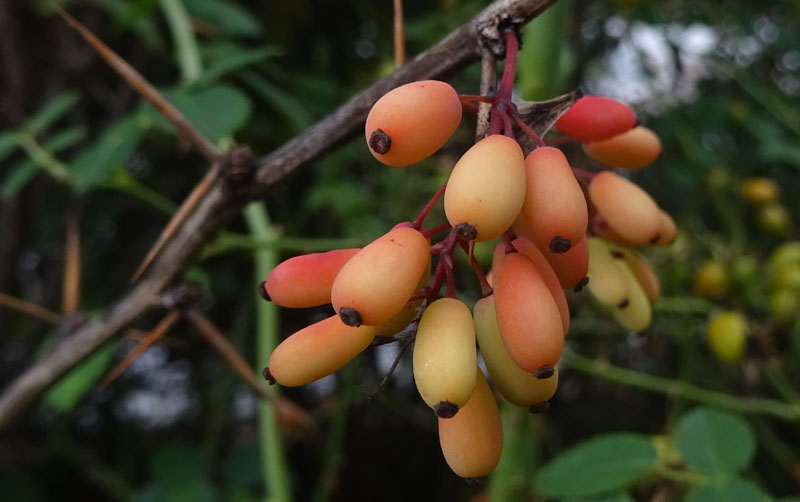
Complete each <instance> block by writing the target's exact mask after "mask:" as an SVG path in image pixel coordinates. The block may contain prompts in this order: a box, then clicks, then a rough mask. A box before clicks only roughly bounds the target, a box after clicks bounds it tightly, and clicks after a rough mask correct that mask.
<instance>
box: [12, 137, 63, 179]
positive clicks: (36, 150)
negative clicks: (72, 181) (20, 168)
mask: <svg viewBox="0 0 800 502" xmlns="http://www.w3.org/2000/svg"><path fill="white" fill-rule="evenodd" d="M18 142H19V146H21V147H22V149H23V150H25V153H27V154H28V156H29V157H30V158H31V159H32V160H33V161H34V162H35V163H36V164H37V165H38V166H39V167H41V168H42V169H44V170H45V171H47V172H48V173H49V174H50V175H51V176H52V177H53V178H55V179H57V180H58V181H66V180H67V178H68V177H69V170H68V169H67V166H65V165H64V164H62V163H61V162H60V161H58V159H56V158H55V157H54V156H53V155H52V154H51V153H50V152H49V151H47V150H46V149H44V148H42V146H41V145H40V144H39V143H38V142H37V141H36V138H35V137H33V135H31V134H28V133H20V135H19V136H18Z"/></svg>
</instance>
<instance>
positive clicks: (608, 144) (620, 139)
mask: <svg viewBox="0 0 800 502" xmlns="http://www.w3.org/2000/svg"><path fill="white" fill-rule="evenodd" d="M583 151H584V152H585V153H586V155H587V156H589V157H590V158H591V159H592V160H594V161H595V162H597V163H599V164H602V165H604V166H606V167H621V168H623V169H628V170H635V169H641V168H642V167H644V166H647V165H650V164H652V163H653V161H654V160H656V159H657V158H658V156H659V155H661V140H660V139H658V136H657V135H656V133H654V132H653V131H651V130H650V129H648V128H647V127H644V126H637V127H634V128H633V129H631V130H630V131H627V132H624V133H622V134H618V135H617V136H614V137H613V138H609V139H606V140H603V141H592V142H587V143H583Z"/></svg>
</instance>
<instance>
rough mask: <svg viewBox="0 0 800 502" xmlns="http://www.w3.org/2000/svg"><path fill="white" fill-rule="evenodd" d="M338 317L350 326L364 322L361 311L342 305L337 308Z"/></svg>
mask: <svg viewBox="0 0 800 502" xmlns="http://www.w3.org/2000/svg"><path fill="white" fill-rule="evenodd" d="M339 318H340V319H341V320H342V322H343V323H345V324H347V325H348V326H352V327H354V328H357V327H359V326H361V325H362V324H363V323H364V319H363V318H362V317H361V313H359V311H358V310H356V309H354V308H352V307H342V308H340V309H339Z"/></svg>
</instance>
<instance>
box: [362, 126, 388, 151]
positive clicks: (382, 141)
mask: <svg viewBox="0 0 800 502" xmlns="http://www.w3.org/2000/svg"><path fill="white" fill-rule="evenodd" d="M367 144H368V145H369V147H370V148H372V151H374V152H375V153H379V154H381V155H383V154H384V153H388V152H389V150H390V149H391V148H392V138H391V137H390V136H389V135H388V134H386V133H385V132H383V129H375V130H374V131H372V134H370V135H369V141H368V142H367Z"/></svg>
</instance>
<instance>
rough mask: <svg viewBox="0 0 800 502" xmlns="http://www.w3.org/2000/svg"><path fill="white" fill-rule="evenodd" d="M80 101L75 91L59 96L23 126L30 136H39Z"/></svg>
mask: <svg viewBox="0 0 800 502" xmlns="http://www.w3.org/2000/svg"><path fill="white" fill-rule="evenodd" d="M78 99H80V96H79V95H78V93H77V92H74V91H69V92H65V93H62V94H59V95H58V96H56V97H55V98H53V99H51V100H50V101H49V102H48V103H47V104H46V105H44V107H43V108H42V109H40V110H39V111H38V112H36V114H35V115H34V116H33V117H31V118H29V119H28V120H27V122H25V124H24V125H23V126H22V127H23V129H25V131H26V132H28V133H30V134H39V133H40V132H41V131H43V130H44V129H46V128H47V127H48V126H49V125H51V124H52V123H53V122H55V121H56V120H58V119H60V118H61V117H62V116H63V115H64V114H65V113H67V112H68V111H70V110H71V109H72V107H73V106H75V104H76V103H77V102H78Z"/></svg>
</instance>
